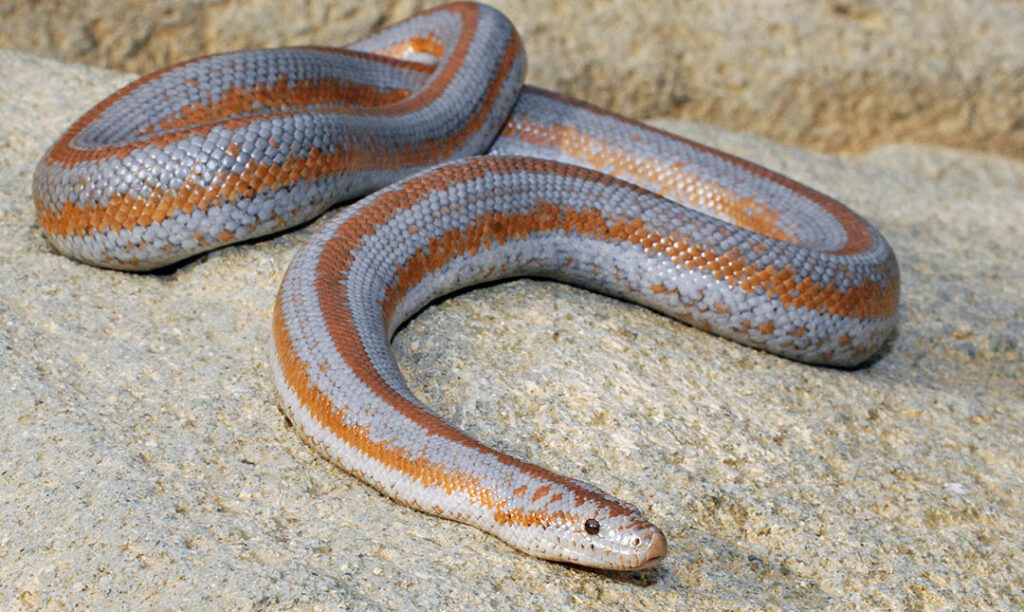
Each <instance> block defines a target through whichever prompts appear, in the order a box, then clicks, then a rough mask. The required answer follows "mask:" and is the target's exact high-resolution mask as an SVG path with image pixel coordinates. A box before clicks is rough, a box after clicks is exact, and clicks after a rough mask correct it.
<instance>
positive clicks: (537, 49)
mask: <svg viewBox="0 0 1024 612" xmlns="http://www.w3.org/2000/svg"><path fill="white" fill-rule="evenodd" d="M436 4H440V2H437V1H427V2H424V1H422V0H384V1H380V2H366V1H365V0H251V1H247V2H232V1H226V0H185V1H180V0H120V1H118V2H109V1H106V0H86V1H85V2H66V1H64V0H8V1H7V2H5V3H3V6H2V7H0V46H5V47H12V48H17V49H21V50H25V51H33V52H36V53H40V54H43V55H49V56H52V57H59V58H62V59H65V60H71V61H80V62H87V63H91V64H94V65H98V66H104V67H107V68H114V69H119V70H128V71H132V72H149V71H151V70H155V69H157V68H160V67H162V66H164V65H166V64H168V63H171V62H175V61H180V60H183V59H187V58H190V57H195V56H197V55H202V54H207V53H217V52H221V51H233V50H237V49H242V48H259V47H272V46H280V45H305V44H324V45H343V44H345V43H346V42H348V41H352V40H354V39H356V38H358V37H360V36H362V35H364V34H366V33H367V32H368V31H370V30H372V29H374V28H376V27H379V26H381V25H383V24H385V23H390V22H392V21H395V20H398V19H402V18H404V17H408V16H409V15H411V14H413V13H415V12H418V11H419V10H421V9H423V8H424V7H426V6H433V5H436ZM491 4H493V5H494V6H495V7H497V8H499V9H500V10H502V11H504V12H505V13H506V14H508V15H509V17H511V18H512V20H513V22H514V23H515V24H516V26H517V27H518V28H519V30H520V32H521V33H522V34H523V39H524V41H525V43H526V48H527V51H528V52H529V56H530V76H529V79H530V81H531V82H533V83H535V84H537V85H541V86H543V87H549V88H552V89H556V90H558V91H562V92H565V93H569V94H571V95H574V96H577V97H581V98H583V99H586V100H589V101H591V102H594V103H595V104H598V105H599V106H605V107H609V108H612V109H614V110H617V111H619V112H622V113H625V114H627V115H630V116H633V117H640V118H643V117H663V116H672V117H681V118H690V119H696V120H700V121H703V122H710V123H715V124H719V125H723V126H726V127H729V128H730V129H732V130H742V131H746V132H752V133H756V134H761V135H765V136H768V137H770V138H772V139H774V140H778V141H780V142H785V143H791V144H798V145H800V146H803V147H810V148H814V149H817V150H822V151H845V152H856V151H865V150H867V149H869V148H874V147H877V146H879V145H881V144H886V143H892V142H918V143H932V144H939V145H945V146H954V147H964V148H970V149H974V150H979V151H988V152H995V153H1001V154H1004V155H1011V156H1016V157H1018V158H1020V157H1024V42H1022V41H1024V8H1022V7H1024V5H1022V4H1021V3H1020V2H991V1H990V0H952V1H949V2H929V3H926V4H924V5H923V4H922V3H920V2H916V1H914V0H895V1H881V0H830V1H828V2H819V1H817V0H762V1H759V2H749V1H746V0H724V1H722V2H702V1H700V0H689V1H686V2H680V1H679V0H645V1H644V2H637V1H636V0H586V1H583V2H571V3H570V2H544V3H539V2H535V1H534V2H530V1H527V0H492V2H491Z"/></svg>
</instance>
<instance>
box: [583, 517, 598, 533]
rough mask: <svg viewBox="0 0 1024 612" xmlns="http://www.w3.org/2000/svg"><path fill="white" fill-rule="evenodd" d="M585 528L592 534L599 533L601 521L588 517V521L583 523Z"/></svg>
mask: <svg viewBox="0 0 1024 612" xmlns="http://www.w3.org/2000/svg"><path fill="white" fill-rule="evenodd" d="M583 530H584V531H586V532H587V533H589V534H590V535H597V533H598V532H599V531H601V523H598V522H597V521H596V520H594V519H587V521H586V522H585V523H583Z"/></svg>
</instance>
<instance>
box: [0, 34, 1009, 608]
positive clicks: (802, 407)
mask: <svg viewBox="0 0 1024 612" xmlns="http://www.w3.org/2000/svg"><path fill="white" fill-rule="evenodd" d="M128 80H129V77H128V76H126V75H123V74H119V73H112V72H107V71H103V70H99V69H94V68H86V67H82V66H69V65H62V64H59V63H57V62H54V61H50V60H42V59H38V58H35V57H32V56H27V55H23V54H20V53H16V52H9V51H0V82H3V83H4V84H5V86H4V87H3V88H2V89H0V109H2V111H3V114H4V117H6V120H5V121H4V122H3V123H2V124H0V388H2V389H3V390H4V391H3V396H4V399H5V402H4V410H3V411H2V412H0V485H2V486H0V607H2V608H5V609H17V608H18V607H19V606H20V607H23V608H27V609H34V608H38V607H45V608H70V607H72V606H77V605H80V606H82V607H85V608H109V607H125V608H185V609H191V608H196V607H200V606H201V607H205V608H213V607H216V608H243V607H266V606H272V607H295V606H299V607H307V606H311V605H319V606H321V607H326V608H335V607H341V606H344V607H347V608H397V609H437V608H442V609H484V608H499V609H500V608H516V609H537V608H569V607H571V608H574V609H584V608H586V609H590V608H614V609H640V608H649V609H689V608H722V607H728V608H740V607H742V608H748V607H751V608H763V607H778V608H784V609H804V608H820V607H832V608H841V609H850V608H954V609H956V608H960V609H963V608H973V607H977V606H985V607H992V608H1019V607H1021V606H1024V582H1022V578H1021V576H1024V547H1022V544H1021V542H1022V539H1021V538H1020V533H1021V531H1022V528H1024V507H1022V502H1021V493H1020V492H1021V491H1024V457H1022V452H1021V448H1022V441H1024V387H1022V363H1024V360H1022V346H1024V310H1022V308H1024V306H1022V305H1024V295H1022V293H1024V267H1022V263H1021V262H1022V261H1024V239H1022V235H1021V227H1022V226H1024V166H1022V165H1021V164H1020V163H1016V162H1013V161H1008V160H1005V159H1000V158H996V157H992V156H981V155H974V154H969V153H964V152H958V151H953V150H942V149H929V148H922V147H914V146H890V147H886V148H882V149H879V150H876V151H873V152H871V153H870V154H867V155H864V156H862V157H857V158H851V159H846V160H841V159H837V158H833V157H826V156H822V155H819V154H813V153H807V152H803V151H800V150H795V149H791V148H786V147H784V146H780V145H776V144H773V143H770V142H766V141H763V140H760V139H757V138H754V137H750V136H740V135H734V134H730V133H727V132H724V131H722V130H720V129H713V128H710V127H707V126H702V125H697V124H691V123H682V122H662V123H660V125H661V126H662V127H665V128H668V129H671V130H674V131H677V132H680V133H684V134H686V135H688V136H690V137H693V138H696V139H698V140H701V141H704V142H707V143H708V144H711V145H713V146H719V147H722V148H724V149H726V150H729V151H731V152H734V153H736V154H739V155H741V156H745V157H749V158H751V159H753V160H755V161H758V162H761V163H764V164H766V165H768V166H770V167H774V168H776V169H779V170H781V171H783V172H785V173H787V174H790V175H792V176H793V177H794V178H796V179H798V180H802V181H805V182H807V183H809V184H811V185H813V186H815V187H817V188H820V189H822V190H823V191H826V192H828V193H831V194H833V195H835V196H837V197H839V198H840V199H842V200H845V201H846V202H847V203H848V204H850V205H851V206H852V207H853V208H854V209H856V210H858V211H859V212H861V213H862V214H863V215H865V216H866V217H867V218H869V219H871V220H873V221H874V223H875V224H876V225H877V226H878V227H879V228H880V229H881V231H882V232H883V233H884V234H885V235H886V236H887V237H888V238H889V240H890V241H891V243H892V244H893V246H894V248H895V250H896V252H897V255H898V257H899V259H900V262H901V266H902V273H903V300H902V308H901V319H900V330H899V335H898V336H897V337H896V338H895V339H894V341H893V342H892V343H891V346H890V347H889V348H888V350H887V351H886V352H885V353H884V354H883V355H882V356H881V357H880V358H879V359H878V360H877V361H876V362H875V363H873V364H872V365H871V366H870V367H866V368H863V369H859V370H855V371H837V370H830V369H824V368H815V367H810V366H806V365H801V364H797V363H793V362H789V361H786V360H784V359H780V358H777V357H774V356H771V355H768V354H765V353H762V352H759V351H756V350H752V349H748V348H744V347H742V346H738V345H735V344H733V343H731V342H728V341H725V340H721V339H718V338H715V337H712V336H709V335H708V334H705V333H702V332H700V331H697V330H694V329H691V328H688V327H685V326H683V325H681V324H678V323H675V322H673V321H670V320H668V319H666V318H664V317H661V316H659V315H656V314H654V313H652V312H650V311H648V310H645V309H643V308H639V307H634V306H631V305H628V304H624V303H621V302H618V301H616V300H613V299H609V298H605V297H602V296H598V295H594V294H591V293H588V292H585V291H581V290H577V289H573V288H570V287H566V286H563V285H560V284H556V283H550V282H536V281H525V280H524V281H516V282H511V283H505V284H500V285H496V286H492V287H488V288H485V289H480V290H476V291H471V292H468V293H465V294H462V295H459V296H458V297H454V298H452V299H449V300H446V301H444V302H443V303H441V304H438V305H436V306H432V307H430V308H428V309H427V310H426V311H425V312H423V313H422V314H421V315H419V316H418V317H416V318H415V319H414V320H413V321H412V322H411V323H410V324H409V325H407V326H406V327H405V328H404V329H403V330H402V331H401V332H400V333H399V334H398V336H397V338H396V340H395V350H396V353H397V355H398V359H399V362H400V364H401V366H402V368H403V369H404V371H405V372H406V374H407V376H408V377H409V378H410V380H411V382H412V386H413V389H414V390H415V391H416V392H417V393H419V394H421V396H422V397H423V398H424V399H425V400H427V401H428V403H430V404H431V405H433V406H436V407H437V409H438V411H439V412H440V413H442V414H443V415H444V416H446V417H447V418H449V419H451V420H452V421H454V422H455V423H456V424H458V425H459V426H461V427H463V428H465V429H467V430H468V431H469V432H470V433H471V434H472V435H474V436H476V437H478V438H480V439H482V440H484V441H486V442H487V443H490V444H493V445H495V446H496V447H498V448H500V449H502V450H506V451H511V452H514V453H516V454H519V455H521V456H524V457H528V458H530V459H533V460H535V461H537V462H539V463H542V464H544V465H547V466H549V467H552V468H554V469H556V470H557V471H559V472H562V473H565V474H568V475H572V476H575V477H580V478H585V479H587V480H589V481H591V482H594V483H596V484H598V485H600V486H602V487H603V488H605V489H607V490H608V491H610V492H612V493H614V494H616V495H618V496H620V497H623V498H625V499H628V500H631V501H634V502H636V503H637V504H639V505H640V506H641V507H642V508H644V509H645V511H646V513H647V514H648V516H649V517H651V518H652V520H653V521H654V522H656V523H657V524H659V525H660V526H662V527H663V528H664V529H665V530H666V533H667V535H668V537H669V540H670V546H671V549H670V555H669V557H668V558H667V559H666V560H665V561H664V562H663V563H662V564H661V565H660V566H659V567H657V568H655V569H652V570H649V571H646V572H640V573H632V574H626V575H613V574H605V573H600V572H592V571H586V570H581V569H577V568H573V567H567V566H562V565H557V564H553V563H548V562H544V561H540V560H537V559H533V558H531V557H528V556H525V555H523V554H520V553H517V552H515V551H513V550H511V549H509V548H508V547H507V546H505V545H504V544H503V543H501V542H500V541H498V540H496V539H495V538H493V537H491V536H488V535H486V534H483V533H482V532H479V531H477V530H475V529H472V528H469V527H465V526H462V525H459V524H456V523H452V522H449V521H444V520H440V519H437V518H433V517H430V516H427V515H424V514H421V513H418V512H416V511H413V510H410V509H407V508H404V507H402V506H399V505H397V504H395V503H393V502H391V501H390V500H388V499H386V498H384V497H382V496H381V495H379V494H378V493H376V492H375V491H374V490H372V489H370V488H369V487H368V486H366V485H364V484H362V483H360V482H359V481H357V480H355V479H354V478H352V477H350V476H348V475H346V474H344V473H342V472H341V471H339V470H338V469H336V468H334V467H332V466H331V465H330V464H328V463H327V462H325V461H323V460H321V459H320V458H318V457H317V456H316V455H314V454H313V453H312V452H311V451H310V450H309V449H308V448H307V447H306V446H305V445H304V444H303V442H302V441H301V440H300V438H299V436H298V435H296V433H295V431H294V430H293V428H291V427H290V426H289V424H288V423H287V422H286V420H285V418H284V417H283V416H282V414H281V412H280V411H279V409H278V407H277V398H276V394H275V391H274V389H273V387H272V384H271V382H270V373H269V368H268V365H267V356H266V352H265V343H266V339H267V336H268V332H269V319H270V309H271V305H272V300H273V296H274V292H275V291H276V288H277V285H278V282H279V281H280V278H281V276H282V274H283V272H284V269H285V266H286V265H287V263H288V261H289V258H290V257H291V255H292V253H293V252H294V251H295V249H296V248H297V247H298V246H299V245H300V244H301V243H302V241H303V240H304V238H305V237H306V236H308V235H309V233H310V231H312V230H314V229H315V228H316V227H317V226H318V224H317V223H314V224H313V226H312V227H311V228H306V229H304V230H301V231H299V232H296V233H291V234H287V235H284V236H280V237H277V238H275V239H273V240H264V241H261V242H258V243H254V244H248V245H243V246H238V247H233V248H227V249H223V250H220V251H218V252H216V253H213V254H211V255H209V256H206V257H203V258H200V259H198V260H196V261H194V262H192V263H190V264H189V265H186V266H184V267H182V268H180V269H178V270H177V271H176V272H174V273H172V274H167V275H136V274H126V273H118V272H111V271H108V270H99V269H94V268H90V267H88V266H85V265H82V264H79V263H76V262H73V261H70V260H68V259H65V258H63V257H61V256H59V255H57V254H55V253H54V252H52V251H51V250H50V249H49V248H48V246H47V244H46V243H45V241H44V240H43V238H42V236H41V235H40V232H39V229H38V227H37V226H36V224H35V221H34V212H33V205H32V202H31V195H30V190H31V175H32V171H33V168H34V165H35V162H36V160H37V159H38V158H39V157H40V155H41V154H42V152H43V150H44V148H45V147H46V146H47V144H48V143H50V142H51V141H52V140H53V139H54V138H56V136H57V135H58V134H59V133H60V131H61V130H63V129H64V128H65V127H66V126H67V125H68V124H69V123H70V121H71V120H72V119H74V118H75V117H76V116H78V115H79V114H80V113H81V112H83V111H84V110H86V108H87V107H89V106H90V105H91V104H92V103H94V102H96V101H98V100H99V99H100V98H102V97H103V96H105V95H106V94H108V93H110V92H112V91H113V90H114V89H115V88H116V87H117V86H120V85H123V84H125V83H126V82H127V81H128Z"/></svg>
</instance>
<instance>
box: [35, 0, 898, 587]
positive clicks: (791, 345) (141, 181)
mask: <svg viewBox="0 0 1024 612" xmlns="http://www.w3.org/2000/svg"><path fill="white" fill-rule="evenodd" d="M525 71H526V55H525V52H524V49H523V43H522V40H521V38H520V36H519V34H518V33H517V31H516V29H515V27H514V26H513V25H512V24H511V23H510V21H509V20H508V19H507V18H506V17H505V16H504V15H502V14H501V13H500V12H498V11H496V10H494V9H492V8H489V7H487V6H484V5H480V4H474V3H465V2H463V3H455V4H449V5H445V6H441V7H438V8H435V9H433V10H429V11H426V12H423V13H420V14H417V15H415V16H413V17H411V18H409V19H407V20H405V21H402V22H399V23H397V24H394V25H391V26H388V27H385V28H383V29H381V30H380V31H378V32H376V33H374V34H371V35H369V36H368V37H366V38H364V39H362V40H360V41H357V42H355V43H352V44H349V45H348V46H345V47H298V48H280V49H267V50H249V51H239V52H231V53H224V54H219V55H212V56H207V57H202V58H198V59H193V60H188V61H185V62H182V63H179V64H176V65H173V66H170V67H167V68H165V69H163V70H160V71H157V72H155V73H152V74H149V75H146V76H143V77H141V78H139V79H138V80H136V81H134V82H132V83H130V84H128V85H127V86H125V87H123V88H122V89H120V90H118V91H117V92H115V93H114V94H112V95H110V96H109V97H108V98H106V99H105V100H103V101H101V102H100V103H98V104H97V105H96V106H94V107H93V108H92V109H91V110H89V111H87V112H86V113H85V114H84V115H83V116H82V117H81V118H79V119H78V120H77V121H75V122H74V123H72V125H71V127H70V128H68V130H67V131H66V132H65V133H64V134H63V135H62V136H60V137H59V139H58V140H57V141H56V142H55V143H54V144H53V145H52V146H51V147H50V148H49V149H48V150H47V152H46V153H45V154H44V156H43V158H42V159H41V160H40V161H39V163H38V165H37V167H36V171H35V174H34V177H33V198H34V202H35V207H36V213H37V221H38V225H39V227H40V228H41V230H42V233H43V235H44V236H45V238H46V239H47V240H48V241H49V243H50V244H51V245H52V247H53V248H54V249H55V250H56V251H57V252H58V253H60V254H63V255H66V256H69V257H72V258H75V259H78V260H80V261H83V262H85V263H88V264H92V265H96V266H100V267H106V268H112V269H117V270H130V271H147V270H158V269H165V268H167V267H168V266H174V265H179V266H180V265H181V263H180V262H183V261H188V260H190V259H192V258H195V257H196V256H198V255H199V254H201V253H204V252H207V251H209V250H211V249H215V248H220V247H223V246H225V245H228V244H232V243H236V242H241V241H249V240H252V239H254V238H257V237H261V236H267V235H271V234H275V233H279V232H281V231H283V230H285V229H287V228H292V227H294V226H297V225H301V224H304V223H306V222H308V221H310V220H311V219H314V218H316V217H318V216H320V215H321V214H322V213H324V212H325V211H326V210H328V209H330V208H332V207H334V206H336V205H337V204H338V203H340V202H353V201H354V203H351V204H349V205H348V206H344V207H341V208H340V212H338V213H337V214H336V215H335V216H333V218H331V219H330V220H328V221H326V222H323V224H322V226H317V227H316V230H315V231H314V232H312V236H311V237H310V239H309V241H308V242H307V243H306V244H305V245H304V246H302V247H301V248H300V249H299V250H298V252H297V253H296V255H295V256H294V259H293V261H292V262H291V264H290V266H289V267H288V269H287V272H286V273H285V274H284V278H283V280H282V282H281V285H280V289H279V291H278V293H277V296H276V300H275V304H274V307H273V315H272V322H271V330H272V331H271V334H270V335H271V339H270V341H269V354H270V369H271V370H272V373H273V374H272V375H273V379H274V383H275V386H276V388H277V390H278V392H279V395H280V398H281V405H282V410H283V411H284V413H285V414H286V415H287V416H288V418H289V419H290V420H291V422H292V423H293V424H294V425H295V426H296V428H297V429H298V430H299V432H301V435H302V436H303V437H304V438H305V440H306V442H308V444H309V445H310V446H311V447H312V448H313V449H315V450H316V451H319V452H320V453H322V454H323V455H325V456H326V457H327V458H328V459H329V460H330V461H332V462H333V463H335V464H337V465H338V466H340V467H341V468H343V469H344V470H345V471H347V472H349V473H351V474H353V475H355V476H356V477H358V478H359V479H362V480H363V481H365V482H366V483H368V484H370V485H372V486H373V487H375V488H376V489H378V490H379V491H380V492H382V493H383V494H385V495H387V496H389V497H391V498H392V499H394V500H395V501H397V502H399V503H402V504H405V505H407V506H410V507H412V508H416V509H418V510H421V511H423V512H426V513H429V514H433V515H437V516H440V517H444V518H447V519H452V520H455V521H460V522H463V523H466V524H469V525H472V526H475V527H477V528H479V529H482V530H483V531H485V532H487V533H490V534H493V535H495V536H497V537H498V538H500V539H501V540H503V541H505V542H506V543H508V544H509V545H510V546H512V547H513V548H515V549H518V550H521V551H523V552H526V553H528V554H530V555H534V556H536V557H539V558H542V559H548V560H552V561H559V562H564V563H568V564H574V565H580V566H587V567H591V568H597V569H603V570H614V571H627V570H638V569H644V568H649V567H652V566H654V565H655V564H657V563H658V562H659V561H660V560H661V559H663V558H664V557H665V556H666V554H667V552H668V544H667V539H666V537H665V534H664V532H662V531H661V530H660V529H659V528H658V527H657V526H655V525H654V524H653V523H652V522H650V521H649V520H648V519H647V518H645V517H644V515H643V513H642V512H641V511H640V510H639V509H638V507H637V506H635V505H633V504H631V503H628V502H626V501H623V500H620V499H618V498H616V497H615V496H613V495H611V494H609V493H606V492H604V491H603V490H601V489H600V488H598V487H596V486H594V485H592V484H588V483H586V482H583V481H580V480H577V479H573V478H570V477H566V476H562V475H559V474H556V473H554V472H552V471H549V470H547V469H545V468H543V467H540V466H538V465H534V464H532V463H529V462H528V461H526V460H524V459H521V458H518V457H515V456H512V455H510V454H506V453H502V452H499V451H497V450H495V449H493V448H491V447H489V446H487V445H485V444H483V443H481V442H479V441H477V440H475V439H473V438H472V437H470V436H469V435H467V434H466V433H465V432H463V431H461V430H460V429H458V428H456V427H455V426H453V425H451V424H450V423H449V422H447V421H446V420H444V419H443V418H441V417H440V416H438V414H437V412H436V411H435V410H432V409H431V408H430V407H429V406H427V405H426V404H425V403H424V402H422V401H421V400H420V399H419V398H418V397H417V396H416V395H415V394H414V393H413V391H412V390H411V389H410V385H409V383H408V381H407V380H406V379H405V378H404V376H403V375H402V373H401V371H400V370H399V367H398V366H397V364H396V361H395V358H394V355H393V354H392V350H391V340H392V338H393V336H394V334H395V333H396V330H397V329H398V328H399V327H400V326H401V325H402V324H403V323H404V322H405V321H407V320H409V319H410V318H411V317H413V316H415V315H416V314H417V313H418V312H420V311H421V310H422V309H424V308H425V307H426V306H427V305H429V304H431V303H433V302H435V301H437V300H439V299H440V298H442V297H444V296H445V295H448V294H450V293H452V292H454V291H457V290H460V289H463V288H466V287H471V286H473V285H478V284H480V283H487V282H493V281H497V280H500V279H508V278H514V277H540V278H548V279H555V280H557V281H561V282H565V283H569V284H572V285H576V286H580V287H583V288H586V289H589V290H592V291H596V292H600V293H603V294H607V295H610V296H613V297H615V298H620V299H623V300H627V301H630V302H634V303H637V304H640V305H642V306H646V307H648V308H650V309H653V310H655V311H657V312H659V313H663V314H665V315H667V316H669V317H672V318H674V319H676V320H678V321H681V322H684V323H687V324H689V325H693V326H696V327H697V328H699V329H703V330H707V331H709V332H711V333H713V334H717V335H720V336H723V337H725V338H729V339H731V340H734V341H737V342H740V343H742V344H745V345H748V346H750V347H754V348H757V349H762V350H765V351H768V352H770V353H774V354H777V355H779V356H781V357H784V358H788V359H792V360H797V361H801V362H806V363H809V364H820V365H827V366H834V367H847V368H849V367H854V366H857V365H858V364H862V363H863V362H865V361H866V360H868V359H869V358H871V357H872V356H873V355H875V354H876V353H878V352H879V350H880V349H881V347H882V346H883V345H884V344H885V342H886V341H887V339H888V338H889V337H890V336H891V335H892V333H893V331H894V329H895V326H896V317H897V309H898V302H899V269H898V265H897V262H896V258H895V255H894V254H893V250H892V248H891V247H890V246H889V244H888V243H887V242H886V240H885V238H884V237H883V236H882V235H881V234H880V233H879V232H878V230H876V229H875V228H874V227H873V226H872V225H871V224H870V223H868V222H867V221H866V220H864V219H863V218H862V217H860V216H859V215H857V214H856V213H854V212H853V211H851V210H850V209H849V208H847V207H846V206H844V205H843V204H841V203H839V202H838V201H836V200H835V199H833V198H831V197H829V196H826V195H824V194H822V193H820V192H818V191H816V190H814V189H812V188H810V187H807V186H805V185H803V184H801V183H799V182H797V181H794V180H792V179H790V178H787V177H785V176H783V175H781V174H778V173H776V172H773V171H771V170H768V169H766V168H763V167H761V166H759V165H757V164H754V163H752V162H750V161H747V160H744V159H742V158H739V157H736V156H733V155H730V154H728V153H725V152H723V151H719V150H716V149H713V148H711V147H708V146H704V145H702V144H699V143H697V142H693V141H690V140H687V139H684V138H681V137H678V136H675V135H672V134H669V133H666V132H663V131H660V130H658V129H655V128H652V127H649V126H646V125H644V124H642V123H639V122H636V121H633V120H631V119H628V118H625V117H622V116H620V115H617V114H614V113H612V112H611V111H607V110H604V109H601V108H598V107H595V106H593V105H590V104H588V103H585V102H581V101H576V100H573V99H571V98H568V97H566V96H564V95H561V94H558V93H554V92H550V91H546V90H543V89H539V88H536V87H533V86H527V85H524V78H525ZM367 194H369V195H367ZM360 198H361V199H360Z"/></svg>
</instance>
